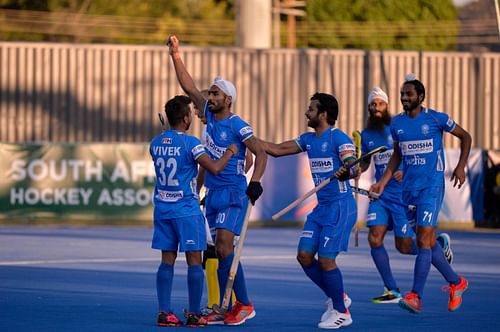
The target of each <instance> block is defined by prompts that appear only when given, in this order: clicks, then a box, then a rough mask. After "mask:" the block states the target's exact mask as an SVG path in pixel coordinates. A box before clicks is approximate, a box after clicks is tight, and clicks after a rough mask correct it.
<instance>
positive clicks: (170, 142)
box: [161, 137, 172, 144]
mask: <svg viewBox="0 0 500 332" xmlns="http://www.w3.org/2000/svg"><path fill="white" fill-rule="evenodd" d="M161 142H162V143H163V144H172V138H171V137H163V139H162V140H161Z"/></svg>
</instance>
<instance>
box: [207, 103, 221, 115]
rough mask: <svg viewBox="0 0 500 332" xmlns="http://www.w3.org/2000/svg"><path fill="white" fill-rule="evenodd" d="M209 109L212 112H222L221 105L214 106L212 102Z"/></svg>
mask: <svg viewBox="0 0 500 332" xmlns="http://www.w3.org/2000/svg"><path fill="white" fill-rule="evenodd" d="M208 111H209V112H210V113H214V114H217V113H220V112H222V107H219V108H214V105H212V104H208Z"/></svg>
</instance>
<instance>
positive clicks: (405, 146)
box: [400, 139, 434, 156]
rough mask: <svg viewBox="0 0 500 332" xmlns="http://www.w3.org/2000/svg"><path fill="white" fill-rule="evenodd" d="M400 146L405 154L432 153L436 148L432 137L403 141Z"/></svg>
mask: <svg viewBox="0 0 500 332" xmlns="http://www.w3.org/2000/svg"><path fill="white" fill-rule="evenodd" d="M400 146H401V153H402V154H403V156H412V155H416V154H420V153H431V152H432V151H433V150H434V146H433V141H432V139H426V140H419V141H407V142H401V144H400Z"/></svg>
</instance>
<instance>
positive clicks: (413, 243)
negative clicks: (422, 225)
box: [408, 238, 418, 255]
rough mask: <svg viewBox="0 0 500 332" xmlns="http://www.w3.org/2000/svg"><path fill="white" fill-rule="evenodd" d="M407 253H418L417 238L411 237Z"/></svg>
mask: <svg viewBox="0 0 500 332" xmlns="http://www.w3.org/2000/svg"><path fill="white" fill-rule="evenodd" d="M408 255H418V246H417V240H416V239H415V238H412V239H411V249H410V252H409V253H408Z"/></svg>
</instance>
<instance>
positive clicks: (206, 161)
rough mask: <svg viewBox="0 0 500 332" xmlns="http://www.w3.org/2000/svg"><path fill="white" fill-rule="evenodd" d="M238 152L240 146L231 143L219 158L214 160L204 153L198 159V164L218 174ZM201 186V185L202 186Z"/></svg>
mask: <svg viewBox="0 0 500 332" xmlns="http://www.w3.org/2000/svg"><path fill="white" fill-rule="evenodd" d="M237 153H238V147H237V146H236V145H235V144H231V145H229V146H228V147H227V148H226V151H225V152H224V154H223V155H222V157H220V158H219V159H217V160H213V159H212V158H210V157H209V156H208V155H207V154H206V153H205V154H202V155H201V156H200V158H198V159H197V162H198V164H200V166H201V167H203V168H204V169H205V170H207V171H209V172H210V173H212V174H214V175H217V174H219V173H220V172H221V171H222V170H223V169H224V167H226V165H227V163H228V162H229V159H231V157H232V156H234V155H236V154H237ZM200 187H201V186H200Z"/></svg>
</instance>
